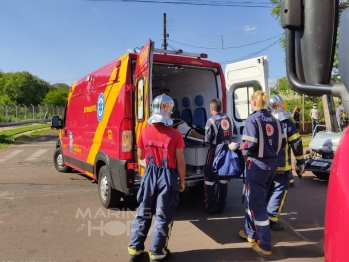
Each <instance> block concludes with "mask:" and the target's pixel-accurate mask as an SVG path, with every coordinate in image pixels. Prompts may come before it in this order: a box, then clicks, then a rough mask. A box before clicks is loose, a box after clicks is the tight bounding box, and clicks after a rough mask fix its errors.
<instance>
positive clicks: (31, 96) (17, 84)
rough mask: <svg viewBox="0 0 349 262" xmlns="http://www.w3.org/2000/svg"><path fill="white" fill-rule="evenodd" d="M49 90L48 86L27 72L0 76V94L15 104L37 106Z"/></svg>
mask: <svg viewBox="0 0 349 262" xmlns="http://www.w3.org/2000/svg"><path fill="white" fill-rule="evenodd" d="M49 90H50V84H49V83H47V82H45V81H44V80H42V79H40V78H38V77H36V76H33V75H32V74H30V73H29V72H26V71H23V72H16V73H6V74H3V75H0V93H1V94H6V95H7V96H8V97H9V99H10V100H11V101H13V102H14V103H16V104H26V105H29V104H33V105H37V104H39V103H40V102H41V101H42V99H43V98H44V97H45V95H46V94H47V92H48V91H49Z"/></svg>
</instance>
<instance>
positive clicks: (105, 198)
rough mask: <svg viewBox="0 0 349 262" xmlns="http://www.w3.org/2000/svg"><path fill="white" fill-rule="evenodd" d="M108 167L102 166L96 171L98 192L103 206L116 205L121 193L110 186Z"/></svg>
mask: <svg viewBox="0 0 349 262" xmlns="http://www.w3.org/2000/svg"><path fill="white" fill-rule="evenodd" d="M109 178H110V175H109V171H108V168H107V167H106V166H103V167H102V168H101V169H100V170H99V173H98V193H99V199H100V200H101V203H102V205H103V206H104V207H105V208H112V207H118V206H119V205H120V200H121V197H122V193H121V192H119V191H117V190H115V189H113V188H112V187H111V181H109Z"/></svg>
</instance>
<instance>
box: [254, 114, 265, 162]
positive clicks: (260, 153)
mask: <svg viewBox="0 0 349 262" xmlns="http://www.w3.org/2000/svg"><path fill="white" fill-rule="evenodd" d="M256 123H257V125H258V133H259V150H258V157H263V156H264V154H263V153H264V136H263V129H262V124H261V122H260V121H259V119H258V118H257V119H256Z"/></svg>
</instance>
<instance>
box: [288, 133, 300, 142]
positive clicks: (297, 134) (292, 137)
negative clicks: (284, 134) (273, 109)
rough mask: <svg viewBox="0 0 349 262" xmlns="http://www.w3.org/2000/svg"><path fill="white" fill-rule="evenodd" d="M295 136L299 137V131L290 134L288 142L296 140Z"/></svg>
mask: <svg viewBox="0 0 349 262" xmlns="http://www.w3.org/2000/svg"><path fill="white" fill-rule="evenodd" d="M297 138H299V133H295V134H293V135H292V136H290V137H289V138H288V142H292V141H293V140H296V139H297Z"/></svg>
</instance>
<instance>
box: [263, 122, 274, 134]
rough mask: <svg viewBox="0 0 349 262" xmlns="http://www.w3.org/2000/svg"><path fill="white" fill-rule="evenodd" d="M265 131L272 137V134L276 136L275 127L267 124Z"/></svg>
mask: <svg viewBox="0 0 349 262" xmlns="http://www.w3.org/2000/svg"><path fill="white" fill-rule="evenodd" d="M265 129H266V131H267V135H268V136H271V135H272V134H274V127H273V126H272V125H271V124H267V125H266V126H265Z"/></svg>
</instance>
